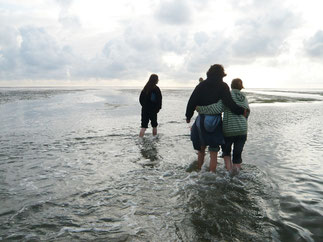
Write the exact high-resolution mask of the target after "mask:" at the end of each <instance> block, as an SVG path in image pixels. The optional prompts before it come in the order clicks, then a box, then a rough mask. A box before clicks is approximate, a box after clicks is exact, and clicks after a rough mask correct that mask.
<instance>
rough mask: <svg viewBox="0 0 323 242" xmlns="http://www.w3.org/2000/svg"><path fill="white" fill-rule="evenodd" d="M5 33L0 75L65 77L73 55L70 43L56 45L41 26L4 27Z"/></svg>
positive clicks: (4, 77) (24, 77)
mask: <svg viewBox="0 0 323 242" xmlns="http://www.w3.org/2000/svg"><path fill="white" fill-rule="evenodd" d="M6 36H7V41H3V42H2V44H1V45H2V46H1V52H0V53H1V55H2V57H1V59H0V60H1V67H0V73H1V79H7V80H11V79H16V80H19V79H66V68H67V66H68V65H70V63H71V61H72V58H73V54H72V50H71V48H70V47H68V46H64V47H60V46H59V45H58V43H57V42H56V41H55V39H54V38H53V36H51V35H49V34H48V33H47V32H46V31H45V30H44V29H43V28H36V27H23V28H20V29H19V31H17V30H15V29H14V28H9V27H8V28H7V33H6ZM8 40H10V42H11V43H9V44H8V43H7V44H6V42H8ZM12 73H13V74H12Z"/></svg>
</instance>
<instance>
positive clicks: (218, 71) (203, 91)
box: [185, 64, 246, 172]
mask: <svg viewBox="0 0 323 242" xmlns="http://www.w3.org/2000/svg"><path fill="white" fill-rule="evenodd" d="M206 75H207V78H206V80H204V81H203V82H201V83H199V84H198V85H197V86H196V87H195V89H194V91H193V93H192V94H191V97H190V99H189V101H188V103H187V108H186V114H185V116H186V122H187V123H190V121H191V118H192V116H193V114H194V111H195V108H196V107H197V106H207V105H209V104H212V103H216V102H218V101H219V100H220V99H221V100H222V101H223V103H224V105H226V106H227V107H228V108H230V110H231V111H232V112H233V113H235V114H238V115H240V114H245V113H246V110H245V109H244V108H242V107H240V106H238V105H237V104H236V103H235V102H234V101H233V100H232V97H231V94H230V89H229V87H228V85H227V84H226V83H225V82H223V77H225V76H226V74H225V72H224V68H223V66H222V65H219V64H215V65H212V66H211V67H210V69H209V70H208V72H207V73H206ZM197 120H199V117H198V118H197V119H196V121H195V122H194V124H193V126H192V130H191V140H192V142H193V147H194V149H195V150H198V169H199V170H200V169H201V167H202V165H203V163H204V156H205V149H206V146H209V150H210V171H212V172H215V171H216V166H217V154H218V151H219V146H220V145H221V144H223V134H222V121H221V123H220V125H219V126H220V127H219V128H217V131H216V132H215V133H212V134H210V133H207V132H205V130H204V129H203V128H201V126H203V125H202V124H203V122H202V121H203V119H201V120H202V121H201V122H200V123H197ZM210 140H211V141H210Z"/></svg>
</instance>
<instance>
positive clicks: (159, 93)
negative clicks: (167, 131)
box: [157, 87, 163, 110]
mask: <svg viewBox="0 0 323 242" xmlns="http://www.w3.org/2000/svg"><path fill="white" fill-rule="evenodd" d="M162 99H163V96H162V94H161V91H160V89H159V87H157V102H158V110H160V109H161V108H162Z"/></svg>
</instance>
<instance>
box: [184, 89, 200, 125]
mask: <svg viewBox="0 0 323 242" xmlns="http://www.w3.org/2000/svg"><path fill="white" fill-rule="evenodd" d="M196 104H197V91H196V88H195V89H194V91H193V92H192V94H191V97H190V99H189V100H188V103H187V107H186V113H185V116H186V122H187V123H189V122H190V121H191V118H192V117H193V114H194V111H195V108H196Z"/></svg>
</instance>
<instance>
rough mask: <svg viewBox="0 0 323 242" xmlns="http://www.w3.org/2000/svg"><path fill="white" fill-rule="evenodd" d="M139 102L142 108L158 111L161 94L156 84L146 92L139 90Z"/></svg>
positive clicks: (160, 104)
mask: <svg viewBox="0 0 323 242" xmlns="http://www.w3.org/2000/svg"><path fill="white" fill-rule="evenodd" d="M139 102H140V104H141V106H142V108H143V109H144V110H147V111H152V112H157V113H158V112H159V110H160V109H161V108H162V94H161V91H160V89H159V87H158V86H155V87H154V88H153V90H151V91H150V92H149V93H148V94H147V93H145V92H144V90H142V91H141V93H140V97H139Z"/></svg>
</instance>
